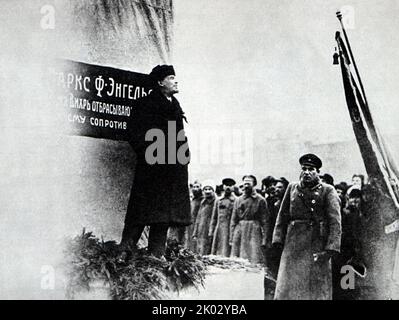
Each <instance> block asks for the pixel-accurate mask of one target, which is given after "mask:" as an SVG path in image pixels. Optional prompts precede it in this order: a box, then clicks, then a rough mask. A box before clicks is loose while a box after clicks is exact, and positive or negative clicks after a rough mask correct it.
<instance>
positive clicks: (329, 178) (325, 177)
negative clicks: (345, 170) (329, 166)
mask: <svg viewBox="0 0 399 320" xmlns="http://www.w3.org/2000/svg"><path fill="white" fill-rule="evenodd" d="M320 179H323V180H324V181H325V182H326V183H327V184H329V185H332V186H333V185H334V178H333V176H332V175H330V174H328V173H325V174H323V175H321V176H320Z"/></svg>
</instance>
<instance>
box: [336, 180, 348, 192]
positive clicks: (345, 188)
mask: <svg viewBox="0 0 399 320" xmlns="http://www.w3.org/2000/svg"><path fill="white" fill-rule="evenodd" d="M335 189H339V190H342V192H344V193H345V192H346V190H347V189H348V188H347V187H346V186H345V185H344V184H343V183H341V182H340V183H338V184H336V185H335Z"/></svg>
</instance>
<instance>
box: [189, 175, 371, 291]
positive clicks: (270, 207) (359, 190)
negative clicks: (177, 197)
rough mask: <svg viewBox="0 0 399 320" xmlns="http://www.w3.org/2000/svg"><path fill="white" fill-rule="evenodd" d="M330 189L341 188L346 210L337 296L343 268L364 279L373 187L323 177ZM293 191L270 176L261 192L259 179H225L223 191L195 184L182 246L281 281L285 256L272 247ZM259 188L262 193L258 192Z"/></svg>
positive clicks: (361, 179)
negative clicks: (364, 239) (364, 231)
mask: <svg viewBox="0 0 399 320" xmlns="http://www.w3.org/2000/svg"><path fill="white" fill-rule="evenodd" d="M319 179H320V181H321V182H323V183H324V184H328V185H331V186H333V187H334V188H335V190H336V192H337V194H338V196H339V199H340V206H341V219H342V220H341V223H342V224H341V225H342V236H341V252H340V253H339V254H338V255H335V256H334V257H333V259H332V267H333V284H334V292H338V293H337V295H339V296H343V295H344V293H343V292H342V290H340V284H339V282H340V279H341V276H342V275H341V273H340V271H341V267H342V266H344V265H347V264H348V263H349V264H351V265H352V266H354V268H355V269H356V271H357V272H359V273H360V274H364V272H365V270H364V265H363V264H362V258H361V248H360V247H361V244H360V240H359V238H360V233H361V230H359V229H360V228H361V223H360V218H361V217H362V215H365V211H366V210H364V209H362V206H363V207H364V206H365V203H366V202H369V201H367V197H368V194H369V192H368V191H369V185H368V184H366V183H365V176H364V175H362V174H354V175H353V176H352V180H351V184H348V183H346V182H344V181H342V182H340V183H338V184H334V178H333V177H332V176H331V175H330V174H328V173H325V174H323V175H319ZM288 185H289V181H288V180H287V179H286V178H284V177H280V178H275V177H272V176H267V177H265V178H264V179H262V181H261V184H260V186H259V187H258V183H257V179H256V177H255V176H253V175H245V176H244V177H243V178H242V182H241V183H240V184H237V183H236V181H235V180H234V179H232V178H225V179H223V180H222V183H221V184H220V185H215V184H214V182H213V181H210V180H208V181H203V182H200V181H194V182H193V183H192V184H190V199H191V218H192V224H191V225H190V226H188V227H186V228H185V231H184V237H183V240H182V242H183V243H184V245H185V246H186V247H187V248H189V249H190V250H192V251H194V252H196V253H198V254H201V255H209V254H212V255H219V256H224V257H239V258H243V259H248V260H249V261H250V262H252V263H254V264H262V265H264V266H265V267H266V272H267V275H268V276H270V277H271V278H272V279H276V278H277V274H278V268H279V263H280V258H281V250H280V252H279V251H278V250H275V248H274V247H273V245H272V236H273V230H274V228H275V224H276V219H277V216H278V212H279V209H280V206H281V203H282V199H283V197H284V194H285V192H286V190H287V187H288ZM257 187H258V188H257Z"/></svg>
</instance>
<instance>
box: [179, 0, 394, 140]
mask: <svg viewBox="0 0 399 320" xmlns="http://www.w3.org/2000/svg"><path fill="white" fill-rule="evenodd" d="M174 3H175V13H176V16H175V39H174V40H175V46H174V63H175V65H176V70H177V73H178V76H179V79H180V89H181V92H180V94H179V99H180V101H181V102H182V105H183V108H184V109H185V110H186V112H187V114H188V116H189V119H191V126H190V127H191V129H193V130H195V129H197V128H199V127H200V126H201V125H203V124H204V123H207V125H208V126H211V127H212V126H213V127H215V128H216V127H220V126H219V123H225V126H224V127H225V128H226V127H227V128H233V127H234V128H236V127H239V128H247V127H249V128H259V127H262V129H264V130H265V132H266V133H267V134H268V135H270V136H276V135H277V134H278V136H279V137H282V138H290V137H292V136H297V137H298V136H299V137H301V138H302V139H303V140H312V139H314V140H317V141H323V142H328V141H337V140H338V141H340V140H350V139H353V138H354V136H353V132H352V128H351V124H350V120H349V115H348V112H347V109H346V104H345V100H344V92H343V87H342V79H341V74H340V69H339V67H338V66H334V65H332V55H333V52H334V47H335V40H334V35H335V31H336V30H339V22H338V20H337V18H336V16H335V12H336V11H337V9H344V12H347V14H348V15H347V17H348V19H349V20H348V23H349V24H350V25H349V27H350V29H348V35H349V38H350V41H351V44H352V49H353V51H354V55H355V58H356V60H357V63H358V67H359V69H360V73H361V75H362V78H363V81H364V85H365V89H366V93H367V94H368V99H369V103H370V105H371V108H372V111H373V112H374V116H375V118H376V119H377V120H379V123H380V125H381V126H382V127H383V131H386V132H387V133H390V134H394V133H397V132H398V131H397V129H396V123H398V121H399V113H398V112H396V110H397V101H399V90H397V86H398V83H399V64H398V48H399V35H398V33H397V30H399V28H398V27H399V20H398V19H397V17H398V16H399V5H398V1H386V0H384V1H376V0H374V1H325V0H301V1H291V0H279V1H270V0H250V1H241V0H216V1H215V0H202V1H187V0H175V1H174ZM344 6H346V8H343V7H344ZM352 9H353V10H352ZM351 10H352V12H351Z"/></svg>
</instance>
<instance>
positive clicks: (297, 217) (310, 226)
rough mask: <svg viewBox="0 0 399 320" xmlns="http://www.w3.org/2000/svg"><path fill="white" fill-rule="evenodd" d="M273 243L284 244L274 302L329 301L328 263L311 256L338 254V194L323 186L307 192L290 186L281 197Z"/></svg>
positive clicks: (295, 185) (330, 287) (339, 235)
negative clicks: (327, 253)
mask: <svg viewBox="0 0 399 320" xmlns="http://www.w3.org/2000/svg"><path fill="white" fill-rule="evenodd" d="M273 243H281V244H284V250H283V254H282V256H281V262H280V268H279V271H278V277H277V286H276V293H275V299H278V300H302V299H304V300H319V299H326V300H328V299H332V280H331V277H332V275H331V261H330V260H331V259H328V260H327V259H325V260H324V261H322V262H321V261H318V262H315V261H314V258H313V254H314V253H317V252H321V251H324V250H332V251H335V252H339V251H340V244H341V213H340V202H339V198H338V194H337V192H336V191H335V189H334V188H333V187H332V186H330V185H327V184H324V183H317V184H316V185H315V186H314V187H312V188H306V187H304V186H303V185H302V184H301V183H292V184H290V185H289V186H288V189H287V192H286V193H285V195H284V198H283V201H282V204H281V207H280V211H279V213H278V217H277V222H276V226H275V229H274V233H273Z"/></svg>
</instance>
